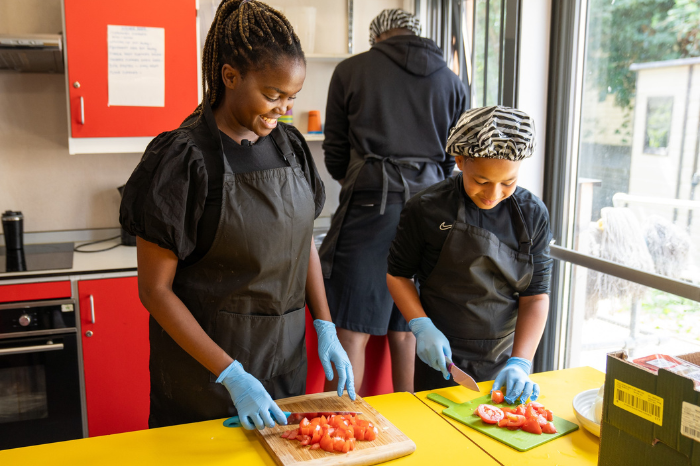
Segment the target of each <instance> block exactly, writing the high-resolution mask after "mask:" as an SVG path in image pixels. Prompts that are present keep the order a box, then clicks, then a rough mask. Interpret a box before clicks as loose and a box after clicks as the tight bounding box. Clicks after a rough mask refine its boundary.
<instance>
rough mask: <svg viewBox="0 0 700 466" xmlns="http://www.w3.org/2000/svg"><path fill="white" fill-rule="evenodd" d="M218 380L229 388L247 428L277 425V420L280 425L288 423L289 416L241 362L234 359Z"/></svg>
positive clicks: (243, 423)
mask: <svg viewBox="0 0 700 466" xmlns="http://www.w3.org/2000/svg"><path fill="white" fill-rule="evenodd" d="M216 381H217V382H218V383H220V384H223V386H224V387H226V389H227V390H228V392H229V394H230V395H231V400H232V401H233V404H234V406H235V407H236V409H237V410H238V417H239V418H240V422H241V424H242V425H243V427H245V428H246V429H248V430H253V429H258V430H261V429H264V428H265V426H267V427H275V421H277V423H278V424H280V425H286V424H287V416H285V415H284V413H283V412H282V410H281V409H280V408H279V406H277V404H276V403H275V402H274V401H272V397H271V396H270V394H269V393H267V391H266V390H265V387H263V386H262V384H261V383H260V382H259V381H258V379H256V378H255V377H253V376H252V375H250V374H249V373H247V372H246V371H245V370H243V366H241V363H240V362H238V361H233V362H232V363H231V364H230V365H229V366H228V367H227V368H226V369H224V370H223V372H222V373H221V374H220V375H219V378H217V379H216ZM273 418H274V420H273Z"/></svg>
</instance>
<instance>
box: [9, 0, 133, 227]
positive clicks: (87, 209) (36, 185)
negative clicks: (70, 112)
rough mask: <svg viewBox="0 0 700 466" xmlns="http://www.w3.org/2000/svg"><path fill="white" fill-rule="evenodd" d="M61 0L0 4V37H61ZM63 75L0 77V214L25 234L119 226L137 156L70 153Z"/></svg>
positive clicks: (10, 0)
mask: <svg viewBox="0 0 700 466" xmlns="http://www.w3.org/2000/svg"><path fill="white" fill-rule="evenodd" d="M61 30H62V24H61V0H0V33H5V34H29V33H58V32H60V31H61ZM65 92H66V91H65V76H64V75H63V74H60V75H57V74H53V75H52V74H31V73H27V74H20V73H16V72H0V211H5V210H7V209H13V210H21V211H22V212H23V213H24V217H25V219H24V226H25V231H27V232H36V231H48V230H75V229H95V228H111V227H116V226H118V225H119V222H118V219H117V215H118V208H119V193H118V192H117V187H118V186H120V185H122V184H124V183H125V182H126V180H127V179H128V177H129V175H130V174H131V172H132V170H133V169H134V167H135V166H136V164H137V163H138V161H139V159H140V155H138V154H128V155H124V154H110V155H90V156H82V155H81V156H75V155H68V122H67V113H66V94H65Z"/></svg>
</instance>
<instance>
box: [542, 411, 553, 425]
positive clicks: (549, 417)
mask: <svg viewBox="0 0 700 466" xmlns="http://www.w3.org/2000/svg"><path fill="white" fill-rule="evenodd" d="M544 417H546V418H547V420H548V421H550V422H551V421H553V420H554V413H553V412H551V411H550V410H548V409H545V410H544Z"/></svg>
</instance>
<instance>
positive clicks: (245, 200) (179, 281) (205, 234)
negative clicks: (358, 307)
mask: <svg viewBox="0 0 700 466" xmlns="http://www.w3.org/2000/svg"><path fill="white" fill-rule="evenodd" d="M202 75H203V77H204V80H203V83H202V87H203V91H204V92H203V95H204V99H203V101H202V103H201V104H200V105H199V106H198V107H197V108H196V110H195V111H194V113H193V114H192V115H190V116H189V117H188V118H187V119H186V120H185V121H184V122H183V123H182V125H181V126H180V127H179V128H177V129H175V130H173V131H168V132H165V133H162V134H160V135H159V136H158V137H156V138H155V139H154V140H153V141H152V142H151V143H150V144H149V146H148V148H147V149H146V152H145V153H144V155H143V158H142V159H141V162H140V163H139V165H138V166H137V167H136V169H135V170H134V172H133V174H132V175H131V178H130V179H129V181H128V182H127V184H126V188H125V190H124V196H123V201H122V204H121V209H120V222H121V224H122V226H123V227H124V229H125V230H126V231H128V232H130V233H131V234H134V235H136V236H137V253H138V282H139V296H140V298H141V301H142V302H143V304H144V306H145V307H146V309H148V311H149V312H150V314H151V317H150V324H149V338H150V349H151V356H150V372H151V405H150V416H149V426H150V427H161V426H167V425H173V424H181V423H187V422H197V421H202V420H207V419H216V418H222V417H228V416H232V415H234V414H237V415H238V416H239V417H240V421H241V423H242V425H243V426H244V427H245V428H247V429H253V428H257V429H262V428H264V427H265V426H268V427H272V426H274V425H275V423H278V424H286V422H287V419H286V417H285V415H284V413H283V412H282V411H281V410H280V409H279V407H278V406H277V405H276V404H275V402H274V401H273V400H274V399H278V398H284V397H289V396H295V395H302V394H304V392H305V384H306V350H305V304H308V307H309V310H310V311H311V314H312V315H313V317H314V319H315V320H314V327H315V328H316V330H317V333H318V340H319V342H318V346H319V357H320V359H321V362H322V364H323V367H324V370H325V372H326V374H327V375H328V377H329V378H332V377H333V370H332V366H331V362H332V363H333V364H334V365H335V368H336V370H337V372H339V373H340V379H339V383H338V386H337V388H338V395H339V396H340V395H341V394H342V392H343V389H344V388H347V391H348V394H349V395H350V398H352V399H354V398H355V392H354V384H353V373H352V368H351V366H350V362H349V360H348V357H347V355H346V353H345V351H344V350H343V348H342V346H341V345H340V343H339V341H338V338H337V336H336V331H335V327H334V325H333V323H332V322H331V317H330V313H329V311H328V305H327V302H326V298H325V292H324V288H323V279H322V275H321V266H320V262H319V259H318V254H317V252H316V248H315V247H313V239H312V229H313V221H314V218H315V217H317V216H318V215H319V213H320V212H321V209H322V208H323V204H324V201H325V193H324V187H323V183H322V182H321V180H320V177H319V174H318V172H317V170H316V166H315V165H314V161H313V159H312V157H311V153H310V151H309V148H308V146H307V145H306V142H305V141H304V138H303V137H302V135H301V134H300V133H299V132H298V131H297V130H296V129H295V128H294V127H292V126H288V125H285V124H283V123H279V122H278V121H277V119H278V118H279V117H280V116H281V115H284V114H285V113H286V112H287V110H288V109H290V108H291V107H292V105H293V103H294V99H295V98H296V95H297V93H298V92H299V91H300V90H301V88H302V85H303V83H304V78H305V76H306V62H305V58H304V53H303V51H302V49H301V46H300V44H299V39H298V37H297V36H296V34H295V33H294V30H293V28H292V26H291V25H290V23H289V21H287V19H286V18H285V17H284V16H283V15H282V14H281V13H279V12H278V11H276V10H274V9H272V8H271V7H269V6H268V5H266V4H264V3H262V2H258V1H249V0H243V1H239V0H224V1H222V2H221V4H220V5H219V7H218V9H217V12H216V16H215V18H214V22H213V24H212V26H211V28H210V30H209V33H208V35H207V39H206V44H205V47H204V54H203V60H202Z"/></svg>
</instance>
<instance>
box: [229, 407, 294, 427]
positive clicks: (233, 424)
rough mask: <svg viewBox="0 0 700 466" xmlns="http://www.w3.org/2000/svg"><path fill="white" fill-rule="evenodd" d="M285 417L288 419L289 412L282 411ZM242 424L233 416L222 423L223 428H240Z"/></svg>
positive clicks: (239, 419)
mask: <svg viewBox="0 0 700 466" xmlns="http://www.w3.org/2000/svg"><path fill="white" fill-rule="evenodd" d="M282 412H283V413H284V415H285V416H287V417H289V415H290V414H292V413H290V412H289V411H282ZM242 426H243V424H241V418H239V417H238V416H233V417H230V418H228V419H226V420H225V421H224V427H242Z"/></svg>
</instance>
